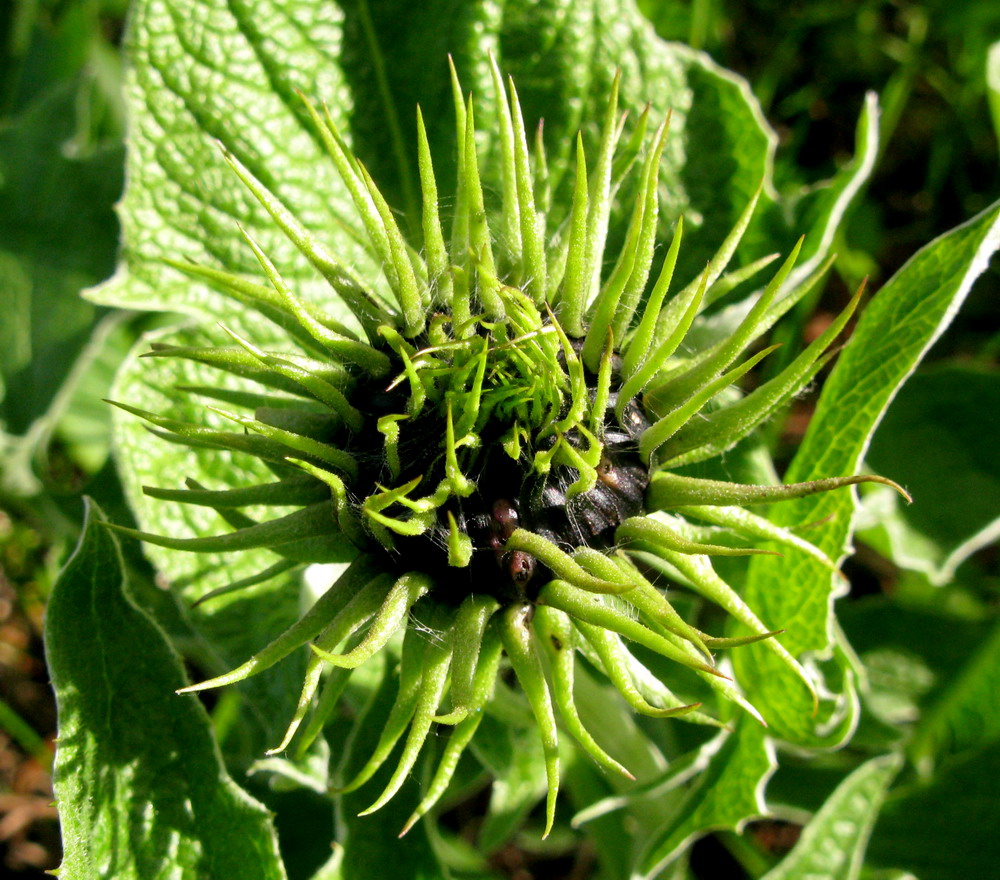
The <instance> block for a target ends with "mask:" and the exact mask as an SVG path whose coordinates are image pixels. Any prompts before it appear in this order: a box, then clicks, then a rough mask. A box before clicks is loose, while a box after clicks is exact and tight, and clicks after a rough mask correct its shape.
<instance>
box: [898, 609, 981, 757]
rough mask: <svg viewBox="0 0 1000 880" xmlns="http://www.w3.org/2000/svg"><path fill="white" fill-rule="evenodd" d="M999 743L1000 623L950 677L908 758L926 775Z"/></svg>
mask: <svg viewBox="0 0 1000 880" xmlns="http://www.w3.org/2000/svg"><path fill="white" fill-rule="evenodd" d="M997 741H1000V625H996V626H994V629H993V632H992V633H991V634H990V636H989V637H988V638H986V639H985V640H984V641H983V643H982V644H981V645H980V646H979V648H978V650H977V651H976V652H975V654H974V655H973V656H972V657H970V658H969V661H968V662H967V663H966V665H965V667H964V668H963V669H962V670H961V672H960V673H959V674H958V675H956V676H954V677H953V678H951V679H950V680H949V682H948V688H947V690H946V691H945V692H944V693H943V694H941V696H940V697H939V698H938V700H937V701H936V702H935V703H934V704H933V705H932V706H931V707H930V708H929V709H928V710H927V711H926V712H925V714H924V716H923V717H922V718H921V719H920V723H919V724H918V725H917V728H916V730H914V732H913V737H912V739H911V740H910V743H909V747H908V750H907V751H908V753H909V757H910V759H911V760H912V761H913V763H914V765H915V766H916V767H917V769H918V770H919V771H921V772H922V773H923V774H924V775H925V776H926V775H930V773H931V772H932V771H933V769H934V767H935V765H938V764H940V763H941V762H942V761H944V760H946V759H947V758H949V757H951V756H954V755H957V754H962V753H963V752H969V751H972V750H975V749H978V748H980V747H982V746H983V745H986V744H988V743H991V742H997Z"/></svg>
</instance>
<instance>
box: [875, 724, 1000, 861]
mask: <svg viewBox="0 0 1000 880" xmlns="http://www.w3.org/2000/svg"><path fill="white" fill-rule="evenodd" d="M997 779H1000V742H993V743H992V744H991V745H989V746H988V747H986V748H984V749H982V750H981V751H979V752H975V753H972V754H969V755H966V756H964V757H963V758H961V759H959V760H956V761H954V762H953V763H950V764H948V765H945V766H944V767H942V768H941V769H940V771H939V772H938V773H937V774H936V776H935V777H934V779H933V780H931V781H930V782H929V783H927V784H917V785H913V786H910V787H908V788H907V789H905V790H898V791H895V792H893V794H892V795H891V796H890V797H889V799H888V800H887V801H886V803H885V806H884V807H883V808H882V814H881V815H880V816H879V820H878V823H877V824H876V826H875V830H874V832H873V833H872V838H871V841H870V843H869V844H868V852H867V856H866V861H867V863H868V865H869V866H871V867H884V868H899V869H904V870H908V871H912V872H913V873H914V874H916V875H917V876H918V877H920V880H969V878H970V877H992V876H994V875H995V874H996V866H997V864H998V863H1000V837H998V836H997V834H996V829H997V828H998V827H1000V799H998V798H997V794H996V780H997Z"/></svg>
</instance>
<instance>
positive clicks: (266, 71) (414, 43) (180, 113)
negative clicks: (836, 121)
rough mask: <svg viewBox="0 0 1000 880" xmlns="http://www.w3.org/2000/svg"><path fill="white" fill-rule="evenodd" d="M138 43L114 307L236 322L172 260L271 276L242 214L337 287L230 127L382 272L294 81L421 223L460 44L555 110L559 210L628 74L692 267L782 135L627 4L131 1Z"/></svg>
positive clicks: (765, 228) (476, 70)
mask: <svg viewBox="0 0 1000 880" xmlns="http://www.w3.org/2000/svg"><path fill="white" fill-rule="evenodd" d="M404 22H405V25H404ZM129 45H130V49H131V55H132V59H133V66H132V73H131V75H130V78H129V83H128V101H129V105H130V109H131V113H132V120H133V122H132V126H131V130H130V141H129V143H130V152H129V160H128V163H129V181H130V183H129V187H128V190H127V193H126V197H125V199H124V201H123V203H122V207H121V216H122V221H123V227H124V232H125V249H124V253H123V257H124V261H123V263H122V266H121V267H120V269H119V272H118V274H117V276H116V277H115V278H114V279H112V280H111V281H110V282H109V283H107V284H106V285H104V286H102V287H100V288H98V289H97V290H95V291H94V292H93V294H92V295H93V298H94V299H96V300H98V301H101V302H109V303H117V304H127V305H129V306H133V307H138V308H164V309H173V310H183V311H190V312H196V313H199V314H201V315H210V316H212V317H220V316H222V317H225V318H226V319H227V320H229V319H230V317H231V316H232V315H233V314H234V312H236V311H238V310H234V308H233V307H232V306H231V305H230V304H228V303H225V302H223V301H221V300H220V298H219V297H218V296H217V295H215V294H213V293H212V292H211V291H209V290H207V289H205V288H204V287H201V286H199V285H197V284H194V283H192V282H191V281H190V279H188V278H186V277H184V276H182V275H180V274H179V273H178V272H176V271H175V270H173V269H170V268H168V267H167V266H165V265H163V263H162V262H161V260H162V259H163V258H164V257H169V258H173V259H187V260H192V261H195V262H199V263H203V264H207V265H218V266H223V267H225V268H227V269H229V270H231V271H237V272H239V271H245V272H250V273H253V274H255V275H256V274H258V270H257V267H256V264H255V262H254V258H253V255H252V254H251V253H250V251H249V249H248V248H247V247H246V246H245V244H244V242H243V241H242V239H241V238H240V236H239V233H238V230H237V228H236V223H237V221H239V222H241V223H242V224H243V225H244V226H246V227H247V229H248V230H249V231H250V233H251V234H252V235H253V236H254V238H255V239H256V240H257V241H258V242H259V243H260V244H261V246H262V247H263V248H264V250H265V251H266V252H267V253H268V254H269V255H270V256H271V258H272V259H273V260H274V262H275V263H276V265H277V266H278V267H279V269H280V270H281V271H282V272H283V273H284V274H285V275H286V276H287V277H288V278H289V280H291V281H293V282H294V283H295V285H296V287H297V289H298V290H299V291H300V292H301V293H303V294H304V295H306V296H309V295H310V294H311V295H313V296H315V297H320V298H326V299H329V295H328V293H327V292H326V290H325V289H324V288H322V287H321V286H320V285H319V284H318V283H317V281H316V278H315V276H314V274H313V273H312V272H311V271H310V270H308V269H307V268H306V266H305V263H304V260H303V258H302V257H301V256H300V255H299V254H298V253H297V252H296V251H294V249H293V248H292V247H291V245H289V244H288V242H287V241H286V240H285V239H284V238H283V236H282V235H281V234H280V233H279V232H277V230H276V229H275V228H274V226H273V223H272V222H271V221H270V220H269V219H268V218H267V217H266V216H265V213H264V211H263V209H262V208H261V207H260V206H259V205H257V204H256V203H255V202H254V201H253V199H252V197H251V196H250V195H249V194H248V193H247V192H246V191H245V190H244V189H243V188H242V187H240V186H238V185H236V183H235V180H234V178H233V176H232V174H231V172H230V171H229V170H228V169H227V168H226V166H225V164H224V162H223V160H222V156H221V153H220V150H219V148H218V145H217V144H216V143H215V142H216V141H218V142H219V143H221V144H222V145H224V146H225V147H226V148H227V149H229V150H231V151H232V152H233V153H234V154H235V155H236V156H237V158H239V159H240V161H241V162H243V163H244V164H245V165H246V166H247V167H248V168H249V169H250V170H251V171H252V172H253V173H254V174H256V175H257V176H258V177H259V178H260V179H261V180H262V181H263V182H264V183H265V184H266V185H268V186H269V187H270V188H272V189H273V191H274V192H275V193H276V194H277V195H278V196H279V197H280V198H281V199H282V200H283V201H284V202H285V203H286V204H287V205H288V206H289V207H291V208H292V209H293V210H295V211H296V213H298V214H299V215H300V216H301V218H302V220H303V222H304V223H305V225H306V226H307V227H308V228H309V229H311V230H313V231H314V232H316V233H317V234H319V235H320V236H321V237H322V238H323V239H324V240H325V241H326V242H327V243H328V244H329V246H330V247H331V249H332V250H333V252H334V253H336V254H337V255H338V256H339V257H340V258H341V259H342V260H343V262H345V263H346V264H348V265H351V266H353V267H355V268H356V269H358V270H359V271H360V272H361V273H362V274H366V275H368V276H369V277H374V275H375V272H376V270H375V267H374V266H373V264H372V262H371V260H370V259H369V258H368V257H367V256H366V255H365V254H364V252H363V251H362V249H361V247H360V246H359V244H358V243H357V238H356V227H357V226H358V223H357V221H356V219H354V211H353V208H352V207H351V206H350V203H349V200H348V198H347V196H346V193H345V190H344V188H343V186H342V184H341V183H340V181H339V179H338V178H337V177H336V174H335V172H334V171H333V167H332V165H331V164H330V163H329V162H328V161H326V160H325V159H324V158H323V157H322V154H321V149H320V147H319V144H318V142H317V138H316V137H315V135H314V133H313V132H312V130H311V128H310V126H309V124H308V123H307V121H306V114H305V111H304V109H303V106H302V104H301V101H300V99H299V98H298V97H297V95H296V90H297V89H300V90H302V91H303V92H304V93H305V94H307V95H308V96H310V97H311V98H314V99H317V100H325V101H326V102H328V103H329V105H330V108H331V113H332V115H333V118H334V119H335V121H336V122H337V124H338V126H340V127H341V129H342V130H343V132H344V134H345V136H346V137H347V139H348V140H349V141H350V143H351V144H352V146H353V148H354V150H355V151H356V153H357V154H358V156H359V157H360V158H361V159H362V161H364V162H365V164H366V165H367V166H368V167H369V168H370V170H371V171H372V174H373V176H374V177H375V179H376V180H377V181H378V182H379V185H380V187H382V188H383V190H384V191H385V193H386V195H387V197H388V199H389V202H390V203H391V204H393V205H395V206H396V207H398V208H400V209H402V210H403V211H404V213H405V215H406V217H407V222H409V223H410V225H411V226H412V225H414V224H415V217H416V202H415V199H414V182H415V179H416V169H415V161H414V160H415V136H414V108H415V106H416V104H417V103H418V102H419V103H420V104H421V106H422V107H423V110H424V117H425V119H427V120H428V129H429V130H428V134H429V138H430V142H431V148H432V152H433V153H434V155H435V158H436V161H437V163H438V165H439V175H438V176H439V178H440V179H441V180H442V181H445V182H446V184H445V190H444V191H445V192H447V191H448V189H450V187H451V183H450V180H451V170H450V169H451V168H452V167H453V164H454V159H453V154H454V146H453V123H452V121H451V96H450V91H449V90H450V85H449V82H448V75H447V66H446V64H445V56H446V54H447V53H448V52H450V53H451V54H452V55H453V57H454V58H455V63H456V66H457V68H458V72H459V75H460V76H461V78H462V82H463V85H464V86H465V88H466V89H470V90H472V91H473V92H474V93H475V94H476V95H478V96H480V103H481V104H484V105H485V104H486V103H488V102H486V101H485V99H486V97H487V96H489V95H490V94H491V93H492V85H491V81H490V74H489V67H488V62H487V56H486V52H487V50H492V51H493V52H494V53H495V55H496V56H497V59H498V61H499V62H500V64H501V65H502V67H503V68H504V70H505V71H506V72H508V73H510V74H512V75H513V76H514V78H515V80H516V81H517V83H518V88H519V92H520V95H521V102H522V105H523V107H524V110H525V116H526V119H527V121H528V123H529V125H531V124H533V121H534V120H537V119H539V118H541V117H544V118H545V138H546V143H547V144H548V149H549V169H550V175H551V180H552V183H553V187H554V189H555V191H556V194H557V197H556V201H555V206H556V207H555V208H554V214H555V216H556V217H557V218H558V217H561V216H562V215H563V214H564V213H565V211H566V209H567V208H568V204H569V197H568V192H566V191H565V190H566V189H567V187H568V186H569V183H570V181H569V177H570V175H569V174H567V172H568V171H570V170H571V164H572V159H573V157H572V155H571V151H572V144H573V137H574V135H575V133H576V131H577V130H582V131H583V134H584V137H585V139H586V140H587V141H588V143H590V144H591V145H593V144H594V143H595V142H596V139H597V126H598V123H599V120H600V119H601V118H602V114H603V110H604V104H605V101H606V98H607V95H608V92H609V88H610V85H611V80H612V77H613V75H614V71H615V70H616V69H617V68H621V70H622V72H623V87H622V104H623V106H624V107H626V108H631V110H632V111H633V112H632V113H631V118H630V125H632V124H634V123H635V120H636V118H637V116H638V111H639V110H640V109H641V108H642V107H643V106H644V105H645V104H646V103H647V102H651V103H652V105H653V111H652V113H653V115H654V117H662V116H663V115H664V114H665V113H666V112H667V110H672V111H673V118H672V122H671V136H670V138H669V140H668V145H667V152H666V155H665V158H664V162H663V166H662V171H661V198H662V200H663V201H664V208H665V210H664V212H663V215H662V226H663V230H664V231H665V230H666V229H667V228H669V227H670V226H672V224H673V221H674V220H675V219H676V218H677V217H678V216H679V215H680V214H681V213H684V214H685V216H686V217H687V220H688V228H689V235H688V237H687V243H686V246H685V250H684V253H683V254H682V257H681V259H682V265H683V266H684V267H686V268H685V269H683V271H682V272H681V277H682V280H686V279H683V276H685V275H686V276H690V275H692V274H693V273H694V272H695V271H697V270H699V269H700V268H701V267H702V266H703V265H704V262H705V260H706V259H707V257H708V256H709V254H710V251H711V249H714V247H715V246H716V245H717V244H718V242H719V240H721V238H722V236H723V235H724V234H725V232H726V231H728V229H729V228H730V226H731V225H732V223H733V222H734V221H735V219H736V217H737V216H738V214H739V212H740V211H741V210H742V208H743V207H744V205H745V204H746V203H747V201H748V200H749V198H750V196H751V195H752V194H753V192H754V191H755V190H756V188H757V186H758V184H759V183H760V181H761V180H763V179H765V178H769V176H770V169H771V158H772V152H773V148H774V142H775V138H774V135H773V133H772V132H771V131H770V130H769V129H768V128H767V126H766V124H765V123H764V121H763V118H762V116H761V114H760V111H759V108H758V107H757V105H756V103H755V101H754V100H753V98H752V96H751V95H750V92H749V89H748V88H747V86H746V84H745V83H744V82H743V81H742V80H740V79H738V78H737V77H734V76H733V75H731V74H729V73H727V72H725V71H723V70H721V69H720V68H718V67H716V66H715V65H714V64H713V63H712V62H711V61H710V60H708V58H707V57H706V56H704V55H702V54H701V53H698V52H695V51H692V50H691V49H688V48H687V47H684V46H680V45H675V44H667V43H664V42H662V41H661V40H659V39H658V38H657V37H655V35H654V34H653V31H652V28H651V27H650V26H649V24H648V23H647V22H646V21H645V20H643V19H642V17H641V16H640V15H639V13H638V12H637V10H636V9H635V8H634V6H633V5H632V4H631V2H628V0H619V2H615V3H612V4H608V3H606V2H600V3H599V2H596V0H591V2H584V3H554V4H537V3H533V2H527V0H505V2H503V3H499V4H487V3H468V4H461V5H460V6H458V7H455V5H454V4H451V3H445V2H443V0H438V2H434V3H431V4H430V5H425V6H424V7H423V8H422V10H421V15H420V16H418V17H414V16H413V15H412V13H411V9H410V7H409V6H408V5H407V4H404V3H402V2H400V0H382V2H372V3H370V4H362V3H358V4H354V3H351V4H344V5H343V6H340V5H337V4H330V3H324V2H321V0H296V2H291V0H277V2H276V0H266V2H261V3H254V4H245V3H242V2H241V3H223V2H221V0H212V2H203V3H192V2H186V3H176V2H171V3H167V2H165V0H147V2H142V3H139V4H137V6H136V8H135V10H134V16H133V21H132V26H131V30H130V40H129ZM483 110H484V112H483V119H482V124H483V130H484V132H486V133H487V134H485V135H484V137H483V138H482V141H481V143H480V147H481V149H482V150H483V153H484V157H485V158H484V161H483V167H484V184H485V186H486V189H487V191H495V190H496V189H497V179H498V173H499V172H498V164H499V163H497V162H491V161H490V156H492V155H494V154H495V153H496V152H497V151H498V149H499V147H498V143H497V139H496V136H495V132H496V131H497V127H496V126H495V125H493V124H492V123H491V120H490V119H489V110H488V109H487V107H485V106H484V108H483ZM657 121H658V119H656V118H654V119H653V120H652V122H653V123H655V122H657ZM491 132H492V133H494V134H489V133H491ZM870 155H871V152H870V150H867V148H866V150H865V152H864V155H863V156H862V157H861V158H859V160H858V166H857V167H853V166H852V167H850V168H848V169H846V170H845V173H844V174H843V175H842V176H841V178H839V179H838V181H837V182H836V183H835V185H834V186H833V187H831V188H829V190H821V191H820V193H821V195H817V196H814V197H811V198H810V200H807V201H808V202H809V205H810V207H808V209H807V210H806V213H807V214H809V218H808V219H807V220H806V221H804V222H808V224H809V225H810V226H811V227H814V228H815V229H816V230H817V235H815V236H811V239H814V240H815V244H812V243H811V244H810V245H809V248H810V249H814V250H815V251H816V253H818V252H819V251H821V250H825V248H826V247H827V246H828V244H829V237H830V234H831V230H832V226H833V225H835V223H836V220H837V219H839V216H840V213H841V212H842V210H843V207H844V206H845V204H846V201H849V200H850V198H851V197H852V195H853V192H854V190H856V189H857V186H858V185H859V184H860V181H861V180H862V179H863V178H864V177H865V176H866V175H867V169H868V167H869V166H870ZM403 157H406V158H403ZM817 199H818V201H817ZM845 200H846V201H845ZM814 202H815V204H813V203H814ZM622 216H624V211H623V212H622ZM768 216H769V219H768V220H767V222H766V223H764V224H763V225H762V226H761V231H760V234H759V235H757V236H756V243H755V244H754V245H753V248H752V249H753V250H754V251H757V250H761V249H773V248H774V247H775V246H776V245H777V246H784V245H787V243H788V242H789V240H790V238H791V236H792V234H793V232H792V230H790V229H789V228H788V227H786V226H785V225H784V223H783V222H782V221H780V219H779V218H780V217H781V212H780V211H777V210H775V211H772V212H771V213H770V214H769V215H768ZM621 219H622V218H621V217H619V218H618V221H619V222H620V221H621ZM614 222H615V221H613V224H614Z"/></svg>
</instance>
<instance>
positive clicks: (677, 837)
mask: <svg viewBox="0 0 1000 880" xmlns="http://www.w3.org/2000/svg"><path fill="white" fill-rule="evenodd" d="M703 755H704V757H705V758H707V761H708V763H707V766H706V767H705V769H704V770H703V771H702V772H701V774H700V775H699V776H698V777H697V779H696V780H695V782H694V783H693V784H692V785H691V788H690V790H689V791H688V793H687V796H686V797H684V798H683V800H681V801H680V802H679V803H678V805H677V806H676V809H675V810H674V813H673V815H672V816H671V818H670V819H669V820H668V821H667V823H666V824H665V825H664V826H663V827H661V828H660V829H659V830H658V831H657V832H656V833H655V834H654V835H653V836H652V838H651V839H650V841H649V842H648V843H647V845H646V851H645V853H644V854H643V856H642V857H641V859H640V863H639V875H640V876H641V877H644V878H652V877H656V876H657V874H658V872H659V871H660V870H662V869H663V867H664V866H665V865H666V864H667V863H668V862H670V861H671V860H672V859H673V858H674V857H675V856H676V855H677V853H678V852H680V850H681V849H682V848H684V847H685V846H687V845H688V844H689V843H691V841H692V840H694V839H695V838H696V837H700V836H701V835H703V834H704V833H706V832H707V831H711V830H720V829H736V830H739V829H740V828H742V826H743V824H744V823H745V822H746V821H747V819H749V818H752V817H754V816H761V815H763V814H764V813H765V812H766V810H765V807H764V800H763V792H764V786H765V785H766V784H767V780H768V778H769V777H770V776H771V774H772V773H773V772H774V768H775V767H776V766H777V764H776V760H775V756H774V748H773V746H772V745H771V744H770V742H769V740H768V738H767V735H766V733H765V731H764V728H763V727H761V726H760V725H759V724H757V723H756V722H754V721H749V720H747V719H742V720H741V722H740V724H739V726H738V727H737V729H736V731H735V732H734V733H729V732H726V733H722V734H720V735H719V736H718V737H716V738H715V739H714V740H712V741H711V742H709V743H708V744H707V745H706V746H704V747H703Z"/></svg>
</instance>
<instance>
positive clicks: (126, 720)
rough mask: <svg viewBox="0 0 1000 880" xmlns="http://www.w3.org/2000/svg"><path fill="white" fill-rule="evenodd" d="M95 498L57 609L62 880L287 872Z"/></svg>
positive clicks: (54, 660) (265, 877) (53, 662)
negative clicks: (143, 603)
mask: <svg viewBox="0 0 1000 880" xmlns="http://www.w3.org/2000/svg"><path fill="white" fill-rule="evenodd" d="M101 516H102V514H101V513H100V511H99V510H98V509H97V508H96V506H95V505H93V504H91V506H90V509H89V511H88V516H87V523H86V527H85V529H84V533H83V537H82V538H81V541H80V544H79V546H78V547H77V549H76V552H75V553H74V554H73V556H72V558H71V559H70V561H69V562H68V563H67V565H66V568H65V569H64V571H63V573H62V575H61V577H60V578H59V582H58V583H57V585H56V587H55V589H54V591H53V593H52V598H51V600H50V602H49V606H48V618H47V623H46V633H45V635H46V643H47V645H48V650H47V657H48V663H49V669H50V671H51V674H52V683H53V685H54V686H55V691H56V697H57V700H58V704H59V744H58V748H57V749H56V761H55V789H56V798H57V801H58V803H59V813H60V817H61V820H62V823H63V840H64V846H65V856H64V861H63V865H62V867H61V868H60V870H59V875H60V876H61V877H63V878H66V880H91V878H96V877H115V878H122V880H129V878H134V880H155V878H168V877H179V876H185V877H199V878H205V880H213V878H219V880H222V878H231V877H241V878H247V880H251V878H259V880H281V878H284V876H285V871H284V868H283V867H282V865H281V860H280V858H279V856H278V849H277V840H276V838H275V836H274V830H273V828H272V827H271V821H270V818H269V816H268V813H267V811H266V810H265V809H264V808H263V807H262V806H261V805H260V804H258V803H257V802H256V801H254V800H253V799H252V798H250V797H249V796H248V795H247V794H246V792H244V791H243V790H242V789H240V788H239V786H237V785H236V784H235V783H234V782H233V780H232V779H230V778H229V776H228V774H227V773H226V771H225V769H224V767H223V765H222V761H221V758H220V756H219V752H218V748H217V746H216V744H215V742H214V740H213V738H212V732H211V725H210V723H209V720H208V717H207V716H206V714H205V711H204V709H203V708H202V706H201V704H200V703H199V702H198V700H197V699H196V698H194V697H190V696H187V697H179V696H177V695H176V694H175V693H174V691H175V690H176V689H177V688H179V687H182V686H183V685H185V684H186V683H187V682H186V681H185V677H184V672H183V669H182V667H181V662H180V659H179V658H178V656H177V655H176V654H175V652H174V650H173V649H172V648H171V647H170V645H169V643H168V642H167V640H166V637H165V636H164V634H163V632H162V631H161V630H160V629H159V627H158V626H157V625H156V624H155V623H153V621H152V620H151V619H150V618H149V617H147V616H146V614H145V613H144V612H142V611H140V610H139V609H138V608H137V607H136V606H135V605H134V604H133V602H132V600H131V598H130V596H129V594H128V589H127V586H126V584H125V582H124V574H123V569H122V561H121V556H120V554H119V550H118V544H117V541H116V540H115V538H114V537H113V536H112V535H111V533H110V532H109V531H107V530H106V529H104V528H102V527H101V526H100V525H99V524H98V522H97V520H99V519H100V518H101Z"/></svg>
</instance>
